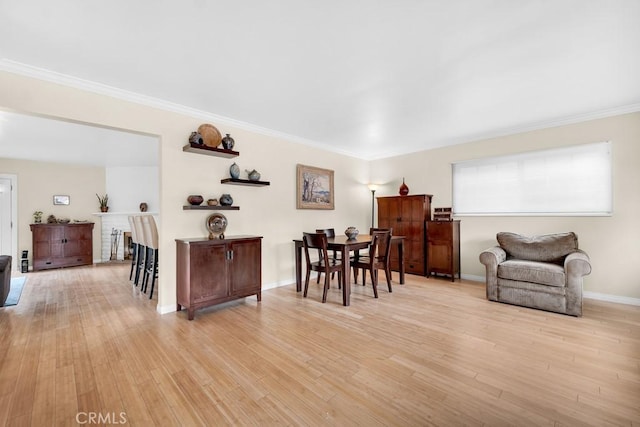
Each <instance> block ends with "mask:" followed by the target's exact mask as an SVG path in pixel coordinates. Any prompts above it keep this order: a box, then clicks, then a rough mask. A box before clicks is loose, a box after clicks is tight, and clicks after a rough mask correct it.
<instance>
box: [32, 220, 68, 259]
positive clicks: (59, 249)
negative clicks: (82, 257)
mask: <svg viewBox="0 0 640 427" xmlns="http://www.w3.org/2000/svg"><path fill="white" fill-rule="evenodd" d="M33 240H34V248H33V255H34V258H42V259H52V258H61V257H63V256H64V226H48V225H47V226H42V227H35V228H34V230H33Z"/></svg>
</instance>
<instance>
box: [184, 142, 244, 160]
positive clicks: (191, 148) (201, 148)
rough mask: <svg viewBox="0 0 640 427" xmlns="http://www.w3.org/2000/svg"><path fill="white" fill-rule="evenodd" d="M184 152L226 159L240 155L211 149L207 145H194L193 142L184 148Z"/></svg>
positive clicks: (214, 148) (235, 152) (224, 150)
mask: <svg viewBox="0 0 640 427" xmlns="http://www.w3.org/2000/svg"><path fill="white" fill-rule="evenodd" d="M182 151H186V152H187V153H196V154H205V155H207V156H215V157H224V158H227V159H230V158H232V157H238V156H239V155H240V153H239V152H237V151H233V150H226V149H224V148H216V147H209V146H207V145H201V144H194V143H193V142H190V143H189V144H187V145H185V146H184V147H182Z"/></svg>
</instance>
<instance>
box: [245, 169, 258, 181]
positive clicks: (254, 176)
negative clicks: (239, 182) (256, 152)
mask: <svg viewBox="0 0 640 427" xmlns="http://www.w3.org/2000/svg"><path fill="white" fill-rule="evenodd" d="M245 172H247V174H248V175H249V181H259V180H260V172H258V171H257V170H255V169H254V170H252V171H251V172H249V171H248V170H246V169H245Z"/></svg>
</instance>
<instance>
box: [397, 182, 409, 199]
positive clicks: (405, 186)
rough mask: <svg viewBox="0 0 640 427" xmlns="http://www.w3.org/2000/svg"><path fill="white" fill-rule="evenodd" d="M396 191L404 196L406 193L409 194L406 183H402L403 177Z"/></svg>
mask: <svg viewBox="0 0 640 427" xmlns="http://www.w3.org/2000/svg"><path fill="white" fill-rule="evenodd" d="M398 192H399V193H400V195H401V196H406V195H407V194H409V187H407V184H405V183H404V178H402V185H401V186H400V189H399V191H398Z"/></svg>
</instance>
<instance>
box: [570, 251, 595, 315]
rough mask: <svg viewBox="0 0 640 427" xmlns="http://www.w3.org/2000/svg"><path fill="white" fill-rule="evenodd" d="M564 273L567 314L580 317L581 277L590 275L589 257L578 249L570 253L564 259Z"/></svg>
mask: <svg viewBox="0 0 640 427" xmlns="http://www.w3.org/2000/svg"><path fill="white" fill-rule="evenodd" d="M564 271H565V274H566V276H567V286H566V294H565V297H566V299H567V314H570V315H573V316H582V277H583V276H586V275H587V274H589V273H591V262H590V261H589V256H588V255H587V254H586V252H584V251H581V250H579V249H578V250H576V251H575V252H572V253H570V254H569V255H567V257H566V258H565V259H564Z"/></svg>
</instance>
